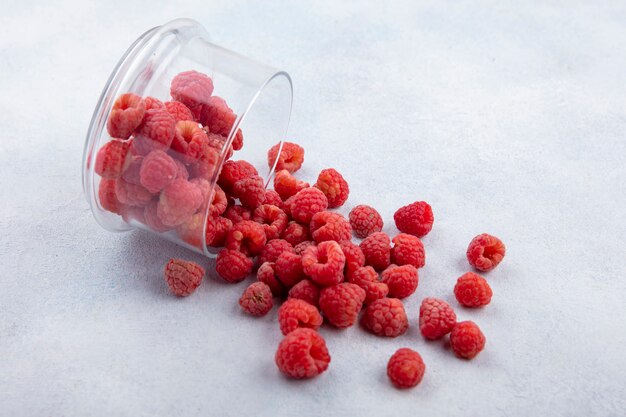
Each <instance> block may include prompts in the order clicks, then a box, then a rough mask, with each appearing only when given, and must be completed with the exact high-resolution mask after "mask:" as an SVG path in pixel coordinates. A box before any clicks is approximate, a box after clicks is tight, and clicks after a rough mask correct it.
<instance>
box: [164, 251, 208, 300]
mask: <svg viewBox="0 0 626 417" xmlns="http://www.w3.org/2000/svg"><path fill="white" fill-rule="evenodd" d="M203 276H204V269H203V268H202V267H201V266H200V265H198V264H197V263H195V262H189V261H185V260H183V259H175V258H174V259H170V261H169V262H168V263H167V265H165V281H166V282H167V285H168V286H169V287H170V290H171V291H172V292H173V293H174V294H176V295H177V296H179V297H185V296H187V295H189V294H191V293H192V292H194V291H195V290H196V288H198V286H199V285H200V283H201V282H202V277H203Z"/></svg>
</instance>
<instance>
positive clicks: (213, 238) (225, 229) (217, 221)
mask: <svg viewBox="0 0 626 417" xmlns="http://www.w3.org/2000/svg"><path fill="white" fill-rule="evenodd" d="M232 228H233V222H231V221H230V220H229V219H227V218H225V217H222V216H219V217H212V216H209V217H208V219H207V226H206V235H205V239H206V244H207V246H213V247H219V246H224V244H225V243H226V237H227V236H228V233H229V232H230V229H232Z"/></svg>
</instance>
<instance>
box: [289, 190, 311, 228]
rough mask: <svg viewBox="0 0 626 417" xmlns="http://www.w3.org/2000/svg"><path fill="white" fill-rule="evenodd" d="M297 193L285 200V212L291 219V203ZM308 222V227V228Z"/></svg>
mask: <svg viewBox="0 0 626 417" xmlns="http://www.w3.org/2000/svg"><path fill="white" fill-rule="evenodd" d="M294 197H295V195H292V196H291V197H289V198H288V199H286V200H285V201H283V211H284V212H285V214H286V215H287V217H289V218H290V219H291V218H292V217H291V203H292V202H293V199H294ZM308 226H309V225H308V224H307V228H308Z"/></svg>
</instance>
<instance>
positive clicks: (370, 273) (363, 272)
mask: <svg viewBox="0 0 626 417" xmlns="http://www.w3.org/2000/svg"><path fill="white" fill-rule="evenodd" d="M350 282H351V283H353V284H356V285H358V286H359V287H361V288H363V290H365V301H364V302H363V303H364V304H366V305H367V304H370V303H372V302H373V301H374V300H378V299H379V298H384V297H386V296H387V294H389V287H388V286H387V284H385V283H384V282H380V280H379V278H378V273H377V272H376V271H375V270H374V268H372V267H371V266H364V267H361V268H359V269H357V270H356V271H354V273H353V274H352V276H351V277H350Z"/></svg>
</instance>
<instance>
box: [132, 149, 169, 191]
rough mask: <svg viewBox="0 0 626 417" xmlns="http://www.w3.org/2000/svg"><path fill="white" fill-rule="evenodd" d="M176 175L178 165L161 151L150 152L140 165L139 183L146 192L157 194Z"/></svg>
mask: <svg viewBox="0 0 626 417" xmlns="http://www.w3.org/2000/svg"><path fill="white" fill-rule="evenodd" d="M177 174H178V165H176V162H174V159H172V157H171V156H169V155H168V154H167V153H165V152H163V151H152V152H150V153H149V154H148V155H147V156H146V157H145V158H143V162H142V163H141V168H140V169H139V182H140V183H141V185H143V186H144V187H145V188H146V189H147V190H148V191H150V192H152V193H158V192H159V191H161V190H162V189H164V188H165V187H167V186H168V185H169V184H170V183H171V182H172V181H174V179H176V177H177Z"/></svg>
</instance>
